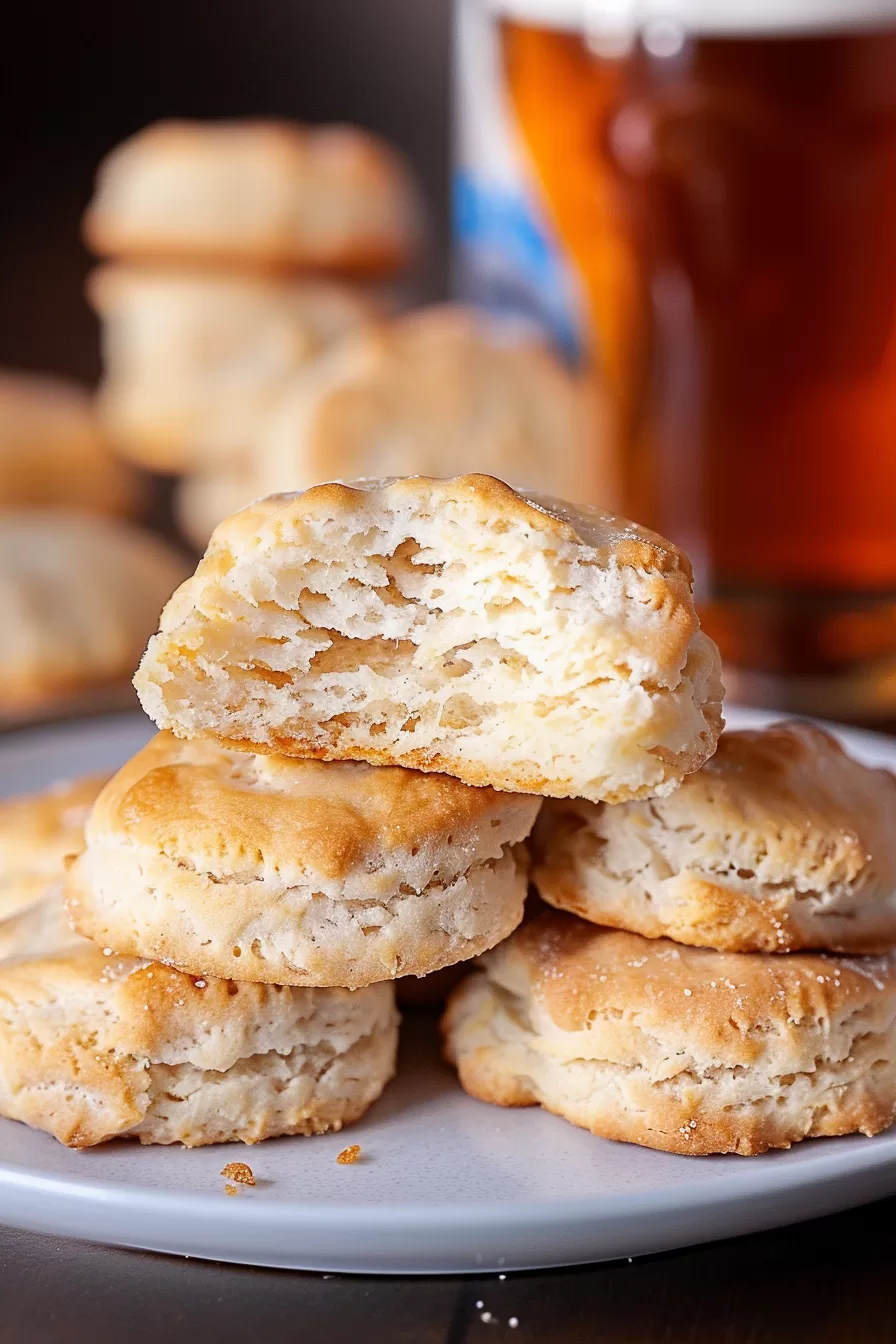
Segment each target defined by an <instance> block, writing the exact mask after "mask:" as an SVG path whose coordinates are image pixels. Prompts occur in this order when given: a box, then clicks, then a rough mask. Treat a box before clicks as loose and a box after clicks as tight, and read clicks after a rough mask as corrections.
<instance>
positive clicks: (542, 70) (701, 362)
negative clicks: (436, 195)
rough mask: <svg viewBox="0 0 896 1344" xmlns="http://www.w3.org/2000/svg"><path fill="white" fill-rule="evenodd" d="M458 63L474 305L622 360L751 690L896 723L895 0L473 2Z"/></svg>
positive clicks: (634, 459)
mask: <svg viewBox="0 0 896 1344" xmlns="http://www.w3.org/2000/svg"><path fill="white" fill-rule="evenodd" d="M458 63H459V64H458V69H459V85H458V119H459V167H458V177H457V190H456V232H457V240H458V271H459V285H460V288H461V290H462V292H465V293H466V294H467V296H470V297H473V298H475V299H478V300H479V301H483V302H485V303H487V304H489V305H490V306H493V307H498V308H502V309H507V308H510V309H515V310H516V311H518V312H524V313H527V314H528V315H529V316H531V317H533V318H535V319H536V320H537V321H539V322H541V323H542V325H544V326H546V327H547V328H548V329H550V330H551V331H552V332H553V334H554V336H555V337H556V339H557V341H558V343H559V344H560V345H561V346H562V347H563V348H565V349H566V350H567V351H568V352H569V353H570V355H571V357H573V358H578V359H584V360H589V361H591V362H593V364H594V365H595V366H596V367H598V368H599V369H600V371H601V377H602V378H603V379H604V380H605V381H607V382H608V383H609V386H610V388H611V390H612V395H613V403H614V407H615V412H616V439H617V461H618V464H619V470H620V473H621V482H622V490H621V494H622V498H621V500H619V501H618V502H620V503H621V505H622V507H623V509H624V511H625V512H627V513H629V514H631V515H633V516H635V517H636V518H638V519H639V521H644V522H647V523H649V524H651V525H652V526H654V527H656V528H657V529H658V530H659V531H661V532H663V533H665V534H666V535H669V536H671V537H672V538H673V539H675V540H676V541H678V542H680V543H681V545H683V546H684V547H685V548H686V549H687V550H688V552H689V554H690V555H691V558H692V559H693V560H694V563H695V569H696V571H697V582H698V589H699V594H700V598H701V603H702V613H703V620H704V624H705V626H706V627H707V629H708V630H709V631H710V633H711V634H712V635H713V636H714V638H715V639H716V640H717V641H718V643H719V644H720V646H721V648H722V652H723V657H724V659H725V663H726V670H727V676H726V684H727V686H728V689H729V693H732V694H733V695H735V696H737V697H738V698H741V699H743V700H748V701H752V702H753V703H766V704H770V705H774V706H777V707H780V708H783V709H790V710H795V711H805V712H811V713H821V714H828V715H832V716H837V717H843V718H852V719H864V720H877V721H880V720H882V719H889V720H892V721H896V0H491V3H490V4H489V5H487V6H486V0H462V4H461V12H460V16H459V27H458ZM607 495H608V499H609V502H611V503H614V504H615V503H617V496H616V492H615V490H611V489H610V487H608V491H607ZM595 502H597V503H602V502H604V500H602V499H598V500H596V501H595Z"/></svg>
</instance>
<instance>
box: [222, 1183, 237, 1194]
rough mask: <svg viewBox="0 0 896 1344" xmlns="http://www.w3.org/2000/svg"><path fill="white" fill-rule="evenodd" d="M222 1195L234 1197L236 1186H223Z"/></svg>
mask: <svg viewBox="0 0 896 1344" xmlns="http://www.w3.org/2000/svg"><path fill="white" fill-rule="evenodd" d="M224 1193H225V1195H235V1194H236V1186H235V1185H225V1187H224Z"/></svg>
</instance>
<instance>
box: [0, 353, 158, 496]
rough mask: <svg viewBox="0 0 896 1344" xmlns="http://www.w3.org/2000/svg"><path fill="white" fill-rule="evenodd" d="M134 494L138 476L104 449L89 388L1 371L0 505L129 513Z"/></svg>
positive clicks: (42, 377) (61, 380)
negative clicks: (66, 507)
mask: <svg viewBox="0 0 896 1344" xmlns="http://www.w3.org/2000/svg"><path fill="white" fill-rule="evenodd" d="M139 498H140V497H139V490H138V487H137V481H136V478H135V477H134V475H132V473H131V471H130V470H129V468H128V467H126V466H125V464H124V463H123V462H119V461H118V460H117V459H116V458H115V457H113V456H112V454H111V452H110V451H109V445H108V443H107V441H106V437H105V435H104V433H103V431H102V429H101V427H100V422H99V419H98V417H97V413H96V409H95V406H94V400H93V397H92V396H91V395H90V393H89V392H88V391H87V389H86V388H83V387H79V386H78V384H77V383H71V382H68V381H67V380H65V379H63V378H52V377H49V376H47V375H45V374H33V373H12V372H7V371H4V372H0V508H21V507H23V506H24V507H30V506H38V507H48V506H56V505H60V504H61V505H67V506H68V507H70V508H80V509H87V510H89V511H90V512H92V513H109V514H130V513H133V512H134V511H135V509H136V508H137V506H138V504H139Z"/></svg>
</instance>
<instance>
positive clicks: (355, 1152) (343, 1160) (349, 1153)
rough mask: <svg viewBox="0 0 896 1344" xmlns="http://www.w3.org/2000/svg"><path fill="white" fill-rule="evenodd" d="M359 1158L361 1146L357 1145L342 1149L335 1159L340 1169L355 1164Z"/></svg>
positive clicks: (353, 1144)
mask: <svg viewBox="0 0 896 1344" xmlns="http://www.w3.org/2000/svg"><path fill="white" fill-rule="evenodd" d="M360 1156H361V1145H360V1144H359V1143H352V1144H349V1146H348V1148H343V1150H342V1152H341V1153H340V1154H339V1156H338V1157H337V1158H336V1161H337V1162H338V1163H339V1165H340V1166H341V1167H350V1166H352V1164H353V1163H355V1162H357V1160H358V1158H359V1157H360Z"/></svg>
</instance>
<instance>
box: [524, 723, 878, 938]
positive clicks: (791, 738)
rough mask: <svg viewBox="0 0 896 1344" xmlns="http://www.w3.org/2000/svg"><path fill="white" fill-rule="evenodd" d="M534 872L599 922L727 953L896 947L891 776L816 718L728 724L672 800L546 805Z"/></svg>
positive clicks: (552, 899)
mask: <svg viewBox="0 0 896 1344" xmlns="http://www.w3.org/2000/svg"><path fill="white" fill-rule="evenodd" d="M534 840H535V842H534V852H535V853H536V855H537V859H536V866H535V872H534V874H533V880H534V882H535V884H536V886H537V887H538V890H539V893H540V894H541V896H542V897H543V899H544V900H546V901H547V902H549V904H551V905H554V906H556V907H557V908H558V909H561V910H570V911H572V912H573V913H574V914H577V915H581V916H582V917H583V918H584V919H588V920H591V922H592V923H594V924H608V925H611V926H612V927H614V928H621V929H630V930H631V931H632V932H634V933H642V934H645V935H646V936H647V937H648V938H662V937H666V938H674V939H675V940H676V941H677V942H680V943H690V944H692V945H694V946H696V947H714V948H718V949H719V950H720V951H723V952H792V951H794V950H796V949H798V948H820V949H826V950H828V951H831V952H884V951H886V950H887V948H889V947H892V946H893V945H896V778H894V776H893V775H891V774H890V772H889V771H888V770H872V769H870V768H869V767H868V766H865V765H860V764H859V762H858V761H855V760H853V759H852V758H851V757H850V756H847V754H846V752H845V751H844V750H843V748H842V747H841V746H840V745H839V743H838V742H836V741H835V739H834V738H833V737H831V736H830V735H829V734H828V733H826V732H823V731H822V729H820V728H817V727H815V726H814V725H813V724H810V723H801V722H791V723H779V724H776V725H775V726H774V727H772V728H766V729H762V730H760V731H749V732H729V733H723V735H722V737H721V739H720V741H719V747H718V750H717V751H716V754H715V755H714V756H713V757H712V759H711V760H709V761H708V762H707V763H706V765H704V766H703V768H702V770H698V771H697V773H696V774H694V775H689V776H688V778H687V779H686V780H685V781H684V783H683V784H682V786H681V788H680V789H678V790H677V791H676V792H675V793H673V794H671V795H670V796H669V797H668V798H663V799H659V800H656V801H654V802H652V803H643V802H632V803H624V804H622V806H620V807H611V808H604V807H595V805H594V804H592V803H584V802H563V803H553V802H552V803H550V804H548V805H547V806H546V808H545V810H544V812H543V814H542V816H541V818H540V820H539V826H538V829H537V832H536V836H535V838H534Z"/></svg>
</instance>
